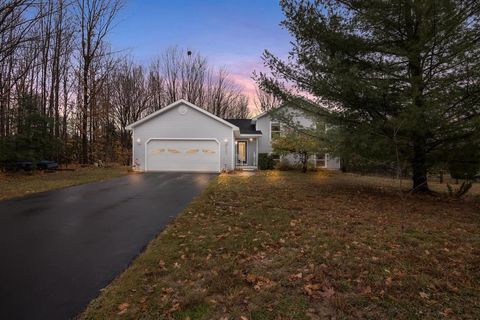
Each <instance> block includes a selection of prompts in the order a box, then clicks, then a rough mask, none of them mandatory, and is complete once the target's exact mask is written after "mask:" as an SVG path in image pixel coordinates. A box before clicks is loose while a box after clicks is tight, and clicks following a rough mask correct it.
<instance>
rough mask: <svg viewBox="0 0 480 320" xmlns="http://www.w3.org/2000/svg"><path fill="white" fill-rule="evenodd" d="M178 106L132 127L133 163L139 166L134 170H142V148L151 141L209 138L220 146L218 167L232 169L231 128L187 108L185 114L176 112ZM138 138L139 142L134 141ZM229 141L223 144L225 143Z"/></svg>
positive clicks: (143, 156) (143, 153)
mask: <svg viewBox="0 0 480 320" xmlns="http://www.w3.org/2000/svg"><path fill="white" fill-rule="evenodd" d="M182 105H184V104H179V105H178V106H176V107H173V108H172V109H170V110H168V111H166V112H164V113H161V114H159V115H158V116H156V117H154V118H151V119H149V120H147V121H145V122H143V123H140V124H138V126H136V127H134V128H133V141H132V142H133V152H132V153H133V155H132V158H133V163H135V162H136V161H137V162H138V163H139V166H138V168H137V169H139V170H144V169H145V167H144V166H145V145H146V143H147V142H148V139H151V138H176V139H179V138H184V139H189V138H193V139H211V138H215V139H217V140H218V142H219V143H220V167H221V169H222V170H223V169H225V168H226V169H227V170H233V169H234V164H233V157H234V153H233V148H234V141H233V129H232V128H231V127H229V126H227V125H225V124H223V123H221V122H219V121H217V120H215V119H213V118H211V117H209V116H207V115H205V114H203V113H201V112H199V111H197V110H195V109H193V108H191V107H189V106H187V108H188V109H187V110H188V111H187V113H186V114H184V115H182V114H180V112H178V109H179V107H180V106H182ZM137 139H140V142H139V143H138V142H137ZM225 139H227V140H228V142H227V143H225V142H224V140H225Z"/></svg>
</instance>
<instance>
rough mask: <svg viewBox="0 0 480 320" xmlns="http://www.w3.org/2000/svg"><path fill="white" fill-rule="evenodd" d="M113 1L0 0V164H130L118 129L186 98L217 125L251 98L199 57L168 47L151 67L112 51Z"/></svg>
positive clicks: (238, 113)
mask: <svg viewBox="0 0 480 320" xmlns="http://www.w3.org/2000/svg"><path fill="white" fill-rule="evenodd" d="M122 5H123V3H122V2H121V1H119V0H41V1H38V0H35V1H34V0H0V162H1V165H2V167H4V166H5V165H6V164H8V163H9V162H12V161H18V160H39V159H52V160H57V161H60V162H62V163H69V162H79V163H83V164H87V163H91V162H93V161H96V160H100V159H101V160H104V161H114V162H119V163H124V164H128V163H129V161H130V158H129V154H130V145H131V141H130V134H129V133H128V132H126V131H125V126H126V125H127V124H129V123H131V122H134V121H136V120H138V119H140V118H142V117H143V116H145V115H146V114H149V113H151V112H153V111H155V110H158V109H159V108H161V107H163V106H166V105H168V104H169V103H172V102H174V101H176V100H178V99H180V98H184V99H186V100H188V101H190V102H192V103H194V104H196V105H199V106H202V107H204V108H206V109H207V110H208V111H210V112H212V113H214V114H215V115H217V116H220V117H226V118H237V117H246V116H247V114H248V108H247V104H248V98H247V97H246V96H245V95H243V94H242V93H241V92H240V90H239V88H238V87H237V86H236V85H235V83H234V82H233V81H232V80H231V79H230V76H229V72H228V71H227V70H226V69H224V68H221V69H214V68H213V67H212V66H210V65H209V64H208V61H207V59H206V58H205V57H203V56H202V55H200V54H199V53H196V52H191V51H186V50H183V49H180V48H177V47H171V48H169V49H167V50H165V51H164V52H163V53H159V55H158V56H157V58H155V59H154V60H153V61H151V63H150V64H149V65H148V66H144V65H141V64H138V63H136V62H135V60H134V58H132V57H129V56H128V54H127V52H114V51H113V50H112V48H111V47H110V45H109V43H108V36H109V33H110V31H111V30H112V28H114V25H115V21H116V20H115V19H116V16H117V14H118V12H119V11H120V10H121V8H122Z"/></svg>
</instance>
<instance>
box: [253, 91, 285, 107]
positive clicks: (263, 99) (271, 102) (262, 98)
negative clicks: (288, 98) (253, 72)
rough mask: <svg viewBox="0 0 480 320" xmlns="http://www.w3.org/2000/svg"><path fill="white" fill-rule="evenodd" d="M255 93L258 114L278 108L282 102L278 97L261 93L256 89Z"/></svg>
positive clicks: (264, 92)
mask: <svg viewBox="0 0 480 320" xmlns="http://www.w3.org/2000/svg"><path fill="white" fill-rule="evenodd" d="M255 93H256V97H255V101H254V103H255V107H256V108H257V110H258V111H260V112H266V111H270V110H272V109H275V108H278V107H279V106H280V105H281V104H282V100H281V99H280V98H279V97H277V96H275V95H273V94H271V93H268V92H266V91H263V90H262V89H260V88H258V87H257V88H256V89H255Z"/></svg>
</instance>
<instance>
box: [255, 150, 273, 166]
mask: <svg viewBox="0 0 480 320" xmlns="http://www.w3.org/2000/svg"><path fill="white" fill-rule="evenodd" d="M274 167H275V160H274V156H273V155H271V154H268V153H259V154H258V168H259V169H260V170H272V169H273V168H274Z"/></svg>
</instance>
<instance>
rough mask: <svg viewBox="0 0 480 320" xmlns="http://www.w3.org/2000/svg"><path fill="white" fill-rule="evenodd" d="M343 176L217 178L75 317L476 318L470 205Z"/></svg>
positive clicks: (474, 215) (477, 284)
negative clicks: (401, 193) (402, 194)
mask: <svg viewBox="0 0 480 320" xmlns="http://www.w3.org/2000/svg"><path fill="white" fill-rule="evenodd" d="M352 179H355V177H349V179H345V178H344V176H343V175H334V174H328V173H312V174H307V175H303V174H299V173H291V172H283V173H282V172H266V173H265V172H262V173H258V174H256V175H254V176H241V175H222V176H220V177H218V179H216V180H215V181H214V182H213V183H212V184H211V185H210V186H209V188H207V190H206V191H204V193H203V194H202V195H201V196H199V197H198V198H197V199H196V200H195V201H194V202H193V203H192V204H191V205H190V206H189V207H188V208H187V209H186V210H185V211H184V212H183V213H182V214H181V215H180V216H179V217H178V218H177V219H176V220H175V222H174V223H172V224H171V225H170V226H169V227H167V229H166V230H165V231H164V232H163V233H162V234H160V235H159V237H158V238H157V239H155V240H153V241H152V242H151V243H150V244H149V246H148V247H147V249H146V251H145V252H144V253H143V254H142V255H141V256H140V257H139V258H137V260H136V261H135V262H134V263H133V264H132V265H131V266H130V268H129V269H128V270H126V271H125V272H124V273H123V274H122V275H121V276H120V277H119V278H118V279H116V280H115V281H114V282H113V283H112V284H111V285H110V286H108V287H107V288H106V289H105V290H104V291H103V292H102V293H101V295H100V296H99V297H98V298H97V299H96V300H94V301H93V302H92V303H91V304H90V305H89V306H88V308H87V309H86V311H85V312H84V313H83V314H82V316H81V317H82V318H83V319H103V318H114V317H120V316H121V318H129V319H138V318H146V319H323V318H325V317H329V316H332V317H336V318H341V319H344V318H350V319H358V318H370V319H385V318H395V319H416V318H422V319H439V318H463V319H478V318H479V317H480V303H479V301H480V291H479V288H480V270H479V265H480V258H479V257H480V250H479V248H480V237H479V233H478V230H479V224H480V219H479V218H480V210H479V209H480V204H479V203H478V202H476V201H473V200H468V201H453V200H450V199H447V198H444V197H443V196H437V197H433V196H427V197H418V196H409V197H408V198H406V199H404V200H402V199H401V198H400V197H399V196H398V195H397V192H396V191H395V190H390V189H388V188H387V187H384V186H382V187H381V188H378V187H374V186H372V185H370V184H369V185H363V184H362V183H361V181H360V182H359V181H353V182H354V183H350V181H351V180H352ZM402 224H404V227H405V228H404V230H405V231H404V232H403V233H402V231H401V230H402V228H401V225H402Z"/></svg>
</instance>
